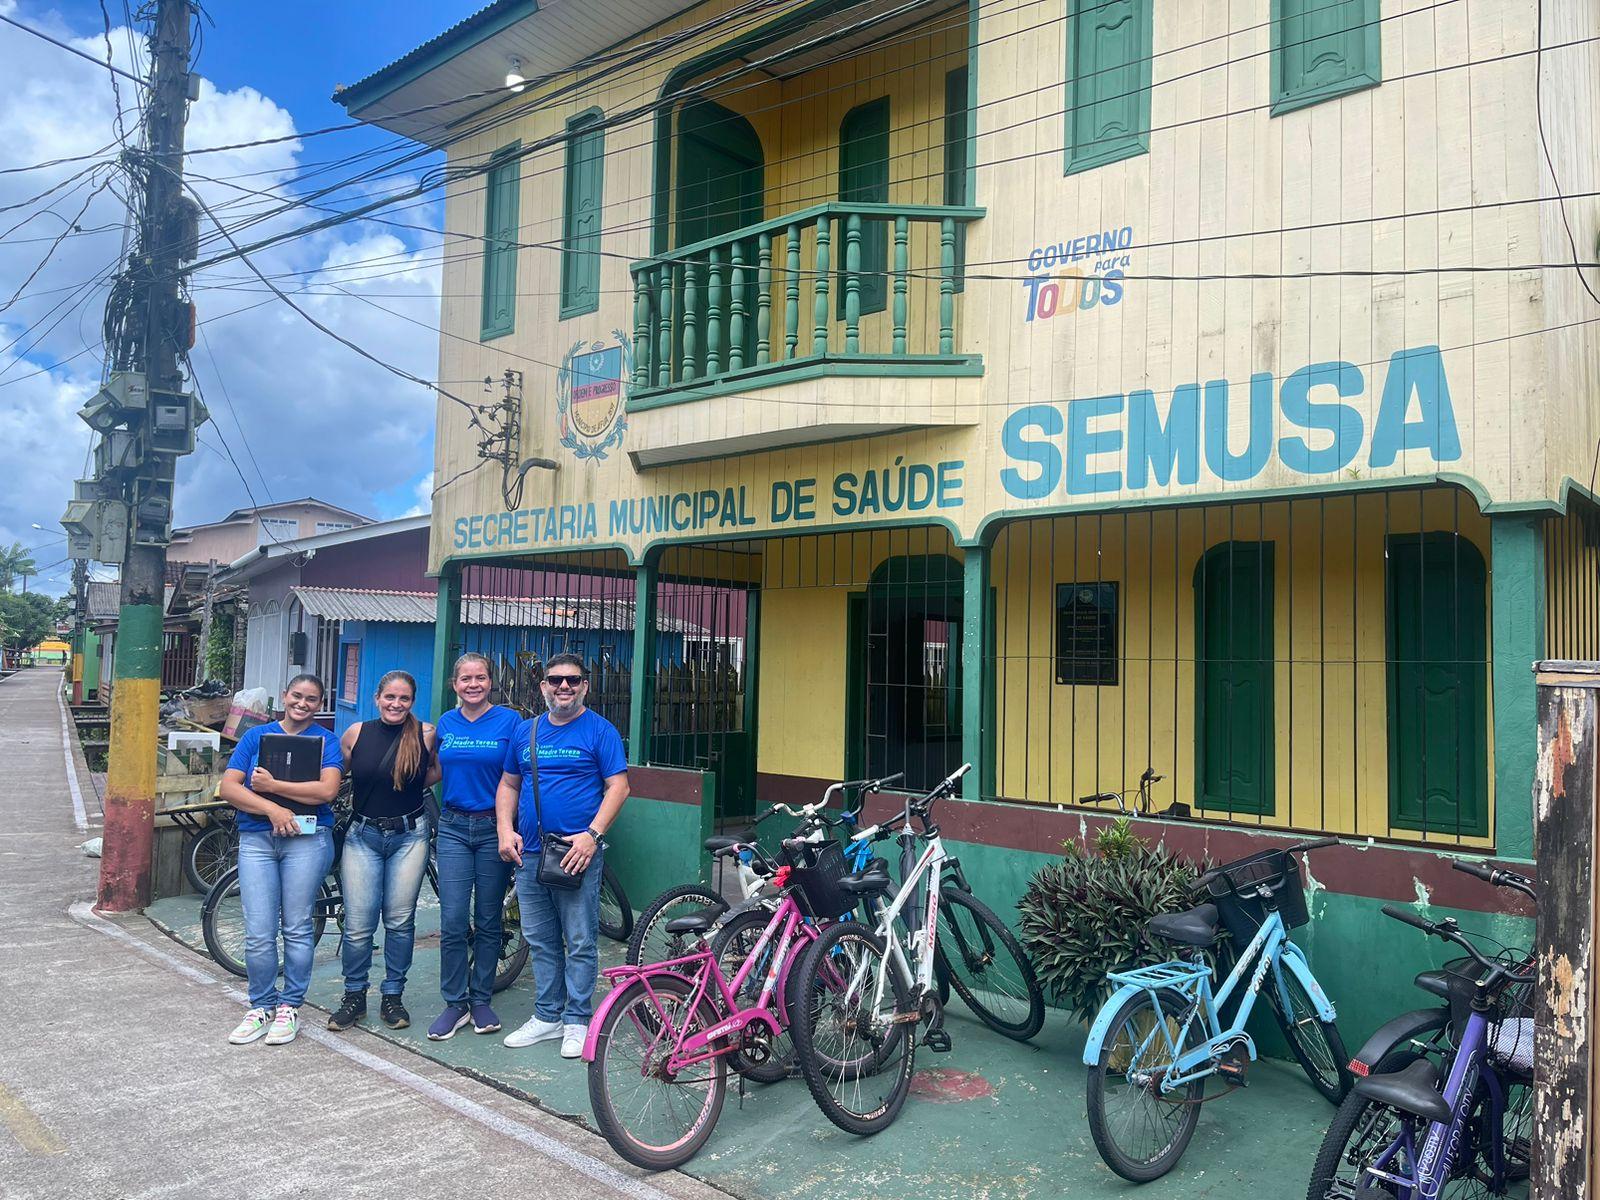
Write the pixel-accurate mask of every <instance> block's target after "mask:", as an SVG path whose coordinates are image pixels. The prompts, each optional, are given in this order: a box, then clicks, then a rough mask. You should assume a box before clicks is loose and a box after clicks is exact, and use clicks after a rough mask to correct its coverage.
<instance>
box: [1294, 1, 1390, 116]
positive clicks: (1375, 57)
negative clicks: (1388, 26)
mask: <svg viewBox="0 0 1600 1200" xmlns="http://www.w3.org/2000/svg"><path fill="white" fill-rule="evenodd" d="M1285 2H1286V0H1272V58H1271V62H1272V67H1271V74H1272V107H1271V115H1272V116H1274V117H1278V116H1282V115H1283V114H1284V113H1289V112H1294V111H1295V110H1296V109H1301V108H1309V107H1310V106H1311V105H1313V104H1321V103H1322V102H1323V101H1324V100H1336V99H1338V98H1339V97H1340V96H1348V95H1350V94H1351V93H1352V92H1361V91H1365V90H1366V89H1368V88H1375V87H1377V86H1378V85H1379V84H1381V83H1382V82H1383V37H1382V33H1381V32H1380V30H1379V27H1378V22H1379V21H1380V20H1381V19H1382V18H1381V16H1380V14H1379V3H1378V0H1365V4H1366V11H1365V12H1364V13H1363V14H1362V22H1361V25H1360V26H1358V27H1356V28H1355V29H1347V30H1345V32H1344V36H1345V37H1347V38H1351V39H1356V38H1359V39H1360V40H1361V42H1362V61H1363V63H1365V64H1366V69H1365V70H1362V71H1357V72H1355V73H1354V74H1352V75H1349V76H1346V77H1345V78H1344V79H1341V80H1338V81H1336V82H1334V83H1328V84H1324V85H1322V86H1321V87H1313V88H1305V87H1300V88H1296V87H1290V86H1287V85H1286V84H1285V81H1284V69H1285V66H1286V64H1285V61H1284V57H1283V48H1284V42H1283V25H1284V22H1285V21H1286V20H1287V19H1288V15H1287V14H1285V13H1284V11H1283V9H1284V4H1285ZM1302 3H1309V4H1310V5H1311V6H1312V7H1316V6H1318V5H1326V4H1327V3H1328V0H1302ZM1303 13H1304V9H1302V13H1301V14H1299V15H1303ZM1324 36H1335V35H1331V34H1329V35H1324ZM1307 40H1308V41H1309V40H1312V39H1307Z"/></svg>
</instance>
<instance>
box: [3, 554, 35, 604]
mask: <svg viewBox="0 0 1600 1200" xmlns="http://www.w3.org/2000/svg"><path fill="white" fill-rule="evenodd" d="M38 573H39V565H38V563H36V562H35V561H34V558H33V554H32V553H31V552H30V551H29V550H28V548H27V547H26V546H24V545H23V544H22V543H21V542H12V543H11V547H10V549H7V550H0V590H4V591H7V592H9V591H10V590H11V587H12V584H14V583H15V582H16V579H17V576H19V575H37V574H38Z"/></svg>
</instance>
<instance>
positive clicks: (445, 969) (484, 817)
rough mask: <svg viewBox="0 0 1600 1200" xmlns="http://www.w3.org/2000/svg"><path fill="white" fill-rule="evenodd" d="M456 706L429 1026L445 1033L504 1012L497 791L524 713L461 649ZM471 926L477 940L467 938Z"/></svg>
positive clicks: (442, 725) (489, 1026) (445, 730)
mask: <svg viewBox="0 0 1600 1200" xmlns="http://www.w3.org/2000/svg"><path fill="white" fill-rule="evenodd" d="M450 686H451V687H452V688H454V689H455V693H456V702H457V703H456V707H455V708H452V709H450V710H449V711H448V712H445V713H443V714H442V715H441V716H440V717H439V722H438V724H437V726H436V727H435V730H436V732H435V735H434V736H435V739H436V742H437V752H436V754H435V757H434V761H435V763H436V764H437V765H436V767H435V771H436V773H437V775H438V777H439V779H440V780H441V781H442V786H441V789H440V793H441V794H440V800H441V804H440V811H439V836H438V858H439V991H440V992H441V994H442V995H443V996H444V1011H443V1012H442V1013H440V1014H439V1016H438V1018H437V1019H436V1020H435V1021H434V1022H433V1024H432V1025H430V1026H428V1037H430V1038H431V1039H433V1040H434V1041H436V1042H437V1041H443V1040H444V1039H445V1038H448V1037H453V1036H455V1032H456V1030H458V1029H460V1028H461V1027H462V1026H463V1025H465V1024H466V1023H467V1022H468V1021H471V1022H472V1030H473V1032H474V1033H494V1032H496V1031H497V1030H498V1029H499V1028H500V1018H499V1017H497V1016H495V1012H494V1009H492V1008H491V1007H489V997H490V995H491V994H492V993H493V992H494V975H495V970H496V968H497V967H498V966H499V964H500V913H501V909H502V908H503V906H504V905H505V899H506V885H507V884H508V883H509V882H510V879H511V865H510V864H509V863H507V862H505V861H503V860H502V859H501V857H500V841H499V837H498V834H497V832H496V829H495V815H494V797H495V791H496V789H497V788H498V787H499V785H500V768H501V765H502V764H503V763H504V762H505V756H506V749H507V747H509V746H510V744H511V738H512V736H513V735H514V733H515V732H516V728H517V725H518V724H519V722H520V721H521V720H522V718H521V717H520V716H519V715H518V714H517V713H516V712H515V711H513V710H512V709H509V708H502V707H501V706H500V705H498V704H491V703H490V702H489V693H490V692H491V691H492V690H493V688H494V680H493V678H492V676H491V674H490V670H489V660H488V659H487V658H485V657H484V656H483V655H481V654H473V653H468V654H463V655H462V656H461V657H460V658H458V659H456V662H455V666H454V667H453V668H452V669H451V672H450ZM469 924H470V927H471V932H472V935H473V936H472V945H471V950H470V953H469V949H468V944H467V934H468V927H469Z"/></svg>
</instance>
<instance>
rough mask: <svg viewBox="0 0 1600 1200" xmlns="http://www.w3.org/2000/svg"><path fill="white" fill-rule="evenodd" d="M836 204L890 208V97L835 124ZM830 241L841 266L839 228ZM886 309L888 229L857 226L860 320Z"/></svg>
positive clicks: (842, 249) (841, 297)
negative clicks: (837, 181)
mask: <svg viewBox="0 0 1600 1200" xmlns="http://www.w3.org/2000/svg"><path fill="white" fill-rule="evenodd" d="M839 199H840V200H843V201H846V202H848V203H851V204H887V203H889V97H887V96H881V97H879V98H878V99H876V100H871V101H868V102H867V103H866V104H858V105H857V106H856V107H855V108H852V109H851V110H850V111H849V112H847V113H845V115H844V120H843V121H841V122H840V123H839ZM839 225H840V229H839V231H838V234H837V235H836V236H835V239H834V246H835V250H834V253H835V254H836V255H837V256H838V257H837V260H836V261H837V262H838V263H839V266H840V267H841V268H842V267H843V266H844V261H845V258H844V255H845V243H844V228H843V222H840V223H839ZM838 288H839V317H840V319H841V320H842V319H843V318H844V279H843V276H842V275H841V276H840V280H839V285H838ZM888 306H889V223H888V222H887V221H862V222H861V315H862V316H866V315H867V314H868V313H875V312H882V311H883V310H884V309H885V308H887V307H888Z"/></svg>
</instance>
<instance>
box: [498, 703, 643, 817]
mask: <svg viewBox="0 0 1600 1200" xmlns="http://www.w3.org/2000/svg"><path fill="white" fill-rule="evenodd" d="M537 724H538V730H539V809H540V810H541V811H542V812H543V814H544V827H545V828H546V829H548V830H549V831H550V832H551V833H554V834H557V835H561V836H565V835H567V834H573V833H582V832H583V831H584V830H585V829H587V828H589V826H590V825H591V824H593V823H594V817H595V814H596V813H597V812H599V811H600V801H601V800H602V799H604V797H605V793H606V777H607V776H609V775H621V774H622V773H623V772H624V771H626V770H627V769H628V756H627V754H626V753H625V752H624V751H623V749H622V735H621V734H619V733H618V732H617V727H616V726H615V725H613V724H612V723H611V722H610V721H608V720H606V719H605V718H604V717H602V716H601V715H600V714H599V713H597V712H595V711H594V710H593V709H592V708H586V709H584V710H583V712H581V713H579V714H578V716H577V717H576V718H575V719H573V720H571V721H568V722H567V723H566V724H565V725H557V724H556V723H555V722H554V721H552V720H550V719H549V718H548V717H539V718H537ZM534 725H535V722H534V721H523V722H522V723H521V725H520V726H519V727H518V729H517V737H516V740H515V741H514V742H513V743H512V745H511V751H510V753H508V754H507V755H506V758H505V771H506V774H508V775H520V776H522V794H521V796H520V798H519V799H518V801H517V832H518V833H520V834H521V835H522V844H523V845H524V846H527V847H534V846H537V845H538V844H539V825H538V821H537V820H536V819H535V810H534V806H533V775H532V773H531V772H530V771H529V758H530V755H529V738H528V735H529V732H530V731H531V730H532V729H533V728H534Z"/></svg>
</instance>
